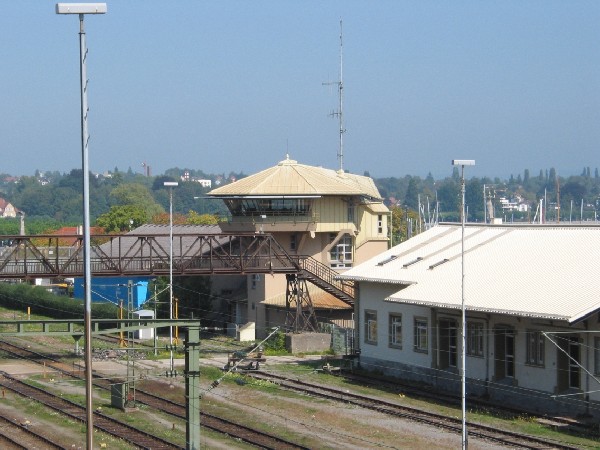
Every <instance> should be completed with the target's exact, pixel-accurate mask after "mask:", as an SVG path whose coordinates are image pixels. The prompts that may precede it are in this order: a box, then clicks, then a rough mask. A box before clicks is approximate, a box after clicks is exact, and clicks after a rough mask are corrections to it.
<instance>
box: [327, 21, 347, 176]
mask: <svg viewBox="0 0 600 450" xmlns="http://www.w3.org/2000/svg"><path fill="white" fill-rule="evenodd" d="M343 49H344V41H343V28H342V20H341V19H340V79H339V81H335V82H332V83H323V84H324V85H332V84H337V86H338V96H339V102H340V103H339V108H338V110H337V111H333V112H331V114H330V116H331V117H337V118H338V119H339V123H340V147H339V150H338V155H337V157H338V160H339V162H340V172H343V171H344V133H345V132H346V129H345V128H344V114H343V107H344V78H343V75H344V73H343V70H344V59H343Z"/></svg>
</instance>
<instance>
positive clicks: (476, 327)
mask: <svg viewBox="0 0 600 450" xmlns="http://www.w3.org/2000/svg"><path fill="white" fill-rule="evenodd" d="M467 355H469V356H483V324H482V323H479V322H467Z"/></svg>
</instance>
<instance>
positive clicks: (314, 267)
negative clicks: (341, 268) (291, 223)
mask: <svg viewBox="0 0 600 450" xmlns="http://www.w3.org/2000/svg"><path fill="white" fill-rule="evenodd" d="M292 258H295V257H294V256H292ZM296 258H298V259H297V261H298V266H299V267H300V268H301V269H302V270H303V271H305V272H306V273H307V274H308V275H309V279H310V276H312V277H314V278H316V280H311V281H313V284H317V285H318V282H319V280H320V281H321V282H323V283H325V284H326V285H328V286H330V287H331V288H332V289H334V290H335V291H337V295H336V293H335V292H332V294H334V295H336V297H338V298H339V299H341V300H343V301H346V302H352V301H354V296H355V288H354V282H352V281H345V280H337V279H336V278H335V277H337V276H338V275H339V273H338V272H336V271H335V270H333V269H332V268H331V267H329V266H327V265H325V264H323V263H321V262H319V261H317V260H316V259H314V258H313V257H311V256H305V255H304V256H297V257H296ZM315 281H316V282H315ZM319 287H323V286H319Z"/></svg>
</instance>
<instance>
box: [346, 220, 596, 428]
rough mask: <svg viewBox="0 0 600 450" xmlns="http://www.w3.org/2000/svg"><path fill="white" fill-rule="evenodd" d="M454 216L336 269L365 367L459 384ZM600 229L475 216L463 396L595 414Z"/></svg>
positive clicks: (470, 229) (458, 242) (444, 386)
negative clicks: (348, 296) (348, 291)
mask: <svg viewBox="0 0 600 450" xmlns="http://www.w3.org/2000/svg"><path fill="white" fill-rule="evenodd" d="M461 232H462V230H461V226H460V225H456V224H442V225H439V226H436V227H433V228H431V229H429V230H427V231H425V232H424V233H422V234H420V235H418V236H416V237H413V238H412V239H409V240H408V241H405V242H403V243H401V244H400V245H397V246H395V247H393V248H391V249H390V250H388V251H386V252H383V253H381V254H379V255H377V256H375V257H374V258H371V259H370V260H369V261H367V262H365V263H363V264H360V265H358V266H357V267H354V268H352V269H350V270H349V271H347V272H345V273H344V274H342V275H340V278H342V279H346V280H353V281H355V282H357V283H358V284H359V286H358V292H359V295H358V298H357V299H356V301H355V318H356V319H357V320H358V324H357V326H356V332H357V334H358V336H357V337H356V342H357V345H358V346H359V347H360V352H359V353H360V356H359V361H360V365H361V367H363V368H365V369H371V370H376V371H378V372H384V373H386V374H389V375H394V376H397V377H400V378H403V379H409V380H413V381H418V382H422V383H426V384H428V385H430V386H432V387H433V388H437V389H439V390H445V391H450V392H454V393H457V394H460V392H461V387H460V367H461V364H460V361H461V355H462V345H461V344H462V342H461V339H460V338H461V336H462V334H461V329H462V316H461V312H462V298H463V294H462V290H461V289H462V283H461V279H462V273H463V272H462V268H461V264H462V261H463V260H462V257H461V255H462V252H461V248H462V238H461ZM598 255H600V227H595V226H562V225H561V226H545V225H528V226H523V225H522V226H512V225H510V226H507V225H504V226H495V225H488V226H481V225H471V224H467V226H466V227H465V237H464V306H465V311H466V330H465V336H466V348H465V353H466V372H465V374H466V378H467V395H468V396H482V397H486V398H489V399H490V400H492V401H494V402H497V403H502V404H505V405H512V406H515V407H520V408H527V409H530V410H533V411H536V412H543V413H554V414H556V413H570V414H591V415H594V416H596V417H600V382H599V376H600V315H599V312H600V284H599V283H598V281H597V275H598V272H599V271H600V258H598Z"/></svg>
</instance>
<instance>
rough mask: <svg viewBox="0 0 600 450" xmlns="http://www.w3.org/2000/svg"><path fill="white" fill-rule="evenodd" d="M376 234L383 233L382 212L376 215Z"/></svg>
mask: <svg viewBox="0 0 600 450" xmlns="http://www.w3.org/2000/svg"><path fill="white" fill-rule="evenodd" d="M377 234H383V214H378V215H377Z"/></svg>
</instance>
